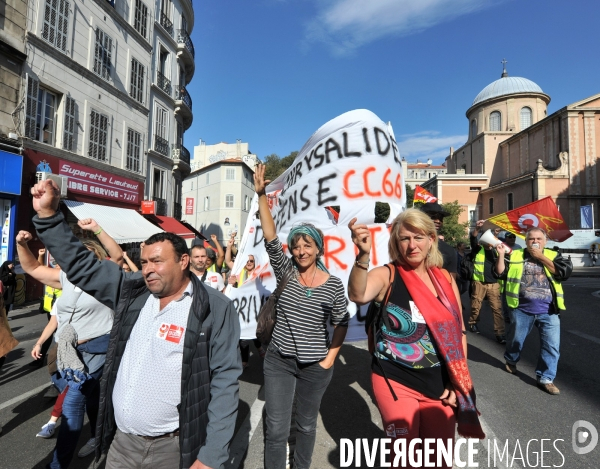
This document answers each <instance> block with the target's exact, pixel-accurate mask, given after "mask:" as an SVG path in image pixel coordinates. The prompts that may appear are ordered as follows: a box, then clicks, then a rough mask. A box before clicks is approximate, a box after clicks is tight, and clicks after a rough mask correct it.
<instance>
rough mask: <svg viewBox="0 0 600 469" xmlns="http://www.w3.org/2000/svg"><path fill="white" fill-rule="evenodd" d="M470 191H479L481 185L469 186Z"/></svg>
mask: <svg viewBox="0 0 600 469" xmlns="http://www.w3.org/2000/svg"><path fill="white" fill-rule="evenodd" d="M469 190H470V191H480V190H481V187H469Z"/></svg>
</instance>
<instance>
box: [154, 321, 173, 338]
mask: <svg viewBox="0 0 600 469" xmlns="http://www.w3.org/2000/svg"><path fill="white" fill-rule="evenodd" d="M170 325H171V324H165V323H164V322H163V323H162V324H161V325H160V327H159V328H158V333H157V334H156V337H158V338H159V339H164V338H165V336H166V335H167V331H168V330H169V326H170Z"/></svg>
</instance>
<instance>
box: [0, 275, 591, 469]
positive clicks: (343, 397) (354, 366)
mask: <svg viewBox="0 0 600 469" xmlns="http://www.w3.org/2000/svg"><path fill="white" fill-rule="evenodd" d="M594 293H595V294H594ZM565 298H566V302H567V307H568V311H567V312H566V313H564V314H563V315H562V318H561V321H562V323H561V330H562V332H561V340H562V343H561V359H560V362H559V368H558V376H557V378H556V380H555V384H556V385H557V386H558V387H559V388H560V390H561V395H560V396H550V395H548V394H546V393H544V392H542V391H540V390H538V389H537V387H536V385H535V372H534V369H535V363H536V360H537V353H538V343H539V340H538V337H537V332H536V331H533V332H532V334H531V335H530V337H529V338H528V340H527V343H526V344H525V349H524V353H523V358H522V360H521V361H520V362H519V364H518V369H519V372H518V374H517V375H515V376H513V375H510V374H508V373H506V372H505V371H504V370H503V364H504V361H503V358H502V355H503V352H504V347H503V346H502V345H500V344H498V343H496V341H495V340H494V334H493V328H492V320H491V313H490V311H489V309H488V308H487V305H485V306H484V310H483V312H482V321H481V327H480V329H481V331H482V333H481V334H480V335H477V334H472V333H469V335H468V341H469V367H470V370H471V374H472V377H473V381H474V384H475V389H476V391H477V399H478V400H477V404H478V408H479V410H480V412H481V418H482V420H483V423H484V426H485V430H486V433H487V436H488V439H486V440H483V441H481V442H479V443H477V444H476V445H475V447H474V448H475V449H476V450H477V451H478V452H477V454H475V455H474V462H476V463H478V466H468V467H498V468H510V467H513V468H529V467H563V468H566V469H597V468H598V467H600V465H599V463H598V459H599V457H600V446H599V447H596V449H595V450H593V451H591V452H589V453H587V454H581V455H580V454H576V453H575V452H574V450H573V446H572V444H573V425H574V424H575V422H577V421H581V420H584V421H587V422H589V423H591V424H592V425H593V426H594V427H595V429H596V430H600V392H599V390H600V374H599V373H598V371H599V366H598V363H599V361H600V279H599V278H579V277H577V278H572V279H570V280H569V281H568V282H566V283H565ZM465 299H466V298H465ZM43 322H44V318H43V316H38V315H36V314H35V313H34V312H28V311H26V310H23V311H21V312H19V311H17V312H16V313H15V319H14V321H12V324H13V327H14V329H16V331H15V335H16V336H17V337H18V338H19V337H21V338H22V339H25V340H22V342H21V343H20V345H19V347H18V348H17V349H15V350H14V351H12V352H11V353H10V354H9V356H8V358H7V363H6V364H5V365H4V367H3V369H2V371H1V372H0V424H1V425H2V426H3V427H4V429H3V433H2V435H1V436H0V468H2V469H3V468H7V469H25V468H28V469H29V468H36V469H37V468H43V467H45V464H46V463H47V462H48V459H49V457H50V455H51V453H52V450H53V447H54V444H55V442H56V440H55V438H52V439H49V440H43V439H40V438H36V437H35V434H36V433H37V432H38V431H39V429H40V428H41V426H42V425H43V424H44V423H46V421H47V420H48V417H49V414H50V410H51V407H52V405H53V400H52V399H44V398H43V397H42V395H43V394H44V392H45V389H44V387H45V386H47V385H48V384H49V379H48V373H47V371H46V369H45V368H41V369H38V368H34V367H30V366H29V363H30V362H31V361H32V360H31V358H30V356H29V352H30V350H31V347H32V346H33V344H34V343H35V338H34V337H35V336H37V334H38V333H39V330H40V325H41V327H43ZM32 331H33V332H35V334H33V332H32ZM20 340H21V339H20ZM369 363H370V355H369V354H368V352H367V351H366V350H365V344H364V343H355V344H345V345H344V346H343V347H342V351H341V353H340V359H339V361H338V362H337V363H336V365H335V372H334V377H333V380H332V382H331V384H330V386H329V388H328V390H327V392H326V394H325V396H324V398H323V402H322V405H321V412H320V417H319V427H318V431H317V432H318V433H317V442H316V445H315V451H314V455H313V464H312V467H314V468H317V469H327V468H338V467H340V449H339V445H340V440H341V439H343V438H348V439H350V440H355V439H356V438H367V439H369V440H370V441H371V439H373V438H382V437H383V436H384V435H383V432H382V430H381V419H380V417H379V413H378V412H377V409H376V407H375V406H374V403H373V400H372V396H371V391H370V385H369V374H368V369H369ZM261 385H262V366H261V359H260V358H259V357H258V355H257V354H253V356H252V357H251V359H250V367H249V368H248V369H246V370H245V371H244V373H243V375H242V378H241V380H240V406H239V415H238V422H237V431H236V436H235V438H234V441H233V443H232V448H231V460H230V462H229V463H228V464H227V465H226V467H227V468H246V469H259V468H262V467H263V466H262V464H263V461H262V453H263V444H264V440H263V435H264V428H263V425H264V423H263V422H264V420H263V419H262V416H263V411H264V409H263V404H264V401H263V400H262V393H261V392H260V388H261ZM586 431H587V430H586V429H580V430H579V431H576V432H575V436H576V439H577V438H580V439H581V442H579V443H578V445H579V446H580V447H583V446H585V445H586V444H587V443H589V441H590V440H591V438H592V437H593V435H592V432H591V431H587V433H588V435H587V437H586V435H585V433H586ZM88 435H89V428H88V427H87V424H86V427H84V430H83V434H82V437H81V441H80V446H81V445H83V444H84V443H85V441H86V440H87V437H88ZM293 441H294V438H293V434H292V437H291V438H290V442H291V447H292V449H293ZM495 448H496V450H494V449H495ZM488 449H489V450H490V451H489V452H488ZM542 451H543V452H542ZM461 455H463V457H464V456H465V454H464V450H462V451H461ZM494 456H495V461H494ZM542 457H543V460H542ZM70 467H71V468H74V469H80V468H86V469H87V468H91V467H92V456H89V457H87V458H84V459H78V458H77V457H75V459H74V460H73V463H72V464H71V466H70ZM100 467H101V468H102V467H103V465H101V466H100ZM350 467H368V466H367V465H366V464H365V461H364V458H363V460H362V464H361V465H359V466H356V465H352V466H350ZM372 467H379V463H378V460H377V463H376V464H375V465H374V466H372Z"/></svg>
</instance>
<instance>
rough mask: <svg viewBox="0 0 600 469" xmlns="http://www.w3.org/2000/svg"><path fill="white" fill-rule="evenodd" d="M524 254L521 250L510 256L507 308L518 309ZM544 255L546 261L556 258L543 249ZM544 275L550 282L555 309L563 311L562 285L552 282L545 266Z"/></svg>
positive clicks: (550, 251) (551, 251) (552, 251)
mask: <svg viewBox="0 0 600 469" xmlns="http://www.w3.org/2000/svg"><path fill="white" fill-rule="evenodd" d="M524 253H525V251H524V250H523V249H517V250H515V251H513V252H512V254H511V255H510V264H509V267H508V274H507V276H506V304H508V307H509V308H513V309H515V308H518V307H519V290H520V288H521V277H522V276H523V264H524V258H525V256H524ZM544 255H545V256H546V257H547V258H548V259H550V260H554V259H555V258H556V256H558V253H557V252H556V251H554V250H552V249H544ZM544 273H545V274H546V277H548V280H549V281H550V286H551V288H552V290H554V294H555V295H554V296H555V299H556V302H555V305H556V307H557V308H558V309H559V310H562V311H564V310H565V309H566V308H565V296H564V292H563V288H562V284H561V283H560V282H557V281H556V280H554V277H553V276H552V274H551V273H550V271H549V270H548V268H547V267H546V266H544Z"/></svg>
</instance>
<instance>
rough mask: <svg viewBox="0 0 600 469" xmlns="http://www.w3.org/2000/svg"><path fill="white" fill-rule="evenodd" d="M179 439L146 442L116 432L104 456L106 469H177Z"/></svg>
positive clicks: (130, 435)
mask: <svg viewBox="0 0 600 469" xmlns="http://www.w3.org/2000/svg"><path fill="white" fill-rule="evenodd" d="M178 467H179V437H178V436H175V437H172V438H160V439H158V440H146V439H144V438H142V437H141V436H138V435H132V434H131V433H123V432H122V431H121V430H117V433H116V435H115V438H114V440H113V442H112V444H111V445H110V449H109V450H108V455H107V456H106V469H170V468H173V469H177V468H178Z"/></svg>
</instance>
